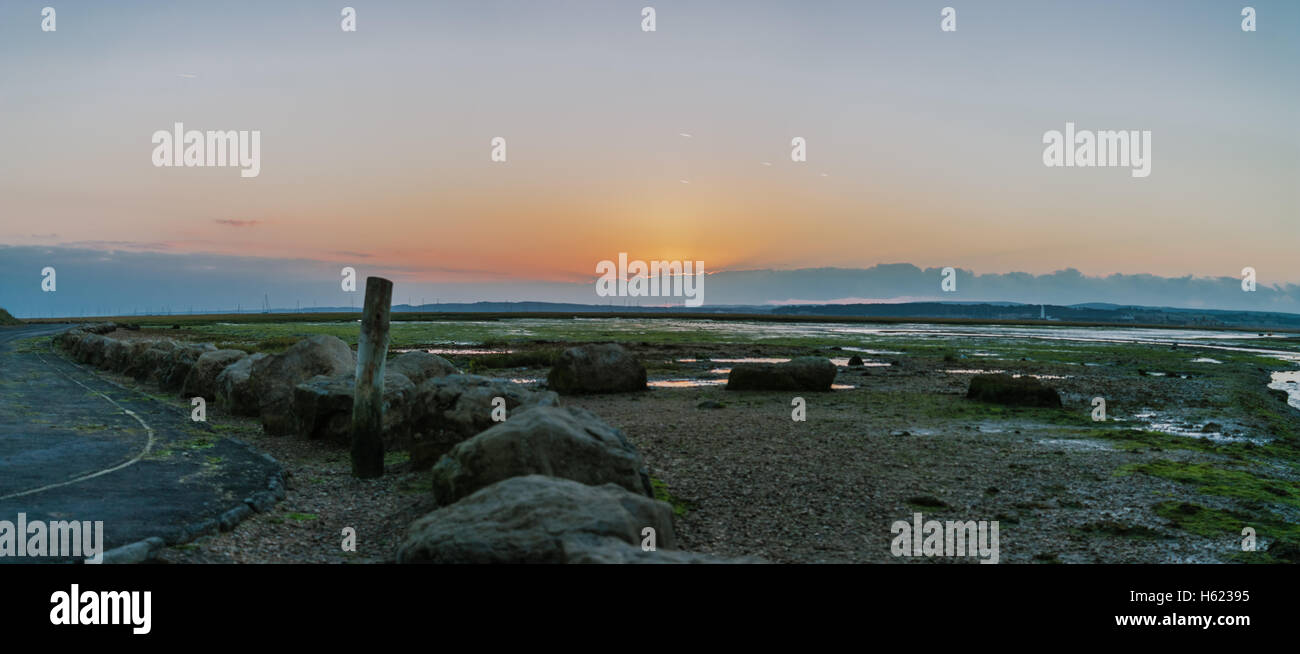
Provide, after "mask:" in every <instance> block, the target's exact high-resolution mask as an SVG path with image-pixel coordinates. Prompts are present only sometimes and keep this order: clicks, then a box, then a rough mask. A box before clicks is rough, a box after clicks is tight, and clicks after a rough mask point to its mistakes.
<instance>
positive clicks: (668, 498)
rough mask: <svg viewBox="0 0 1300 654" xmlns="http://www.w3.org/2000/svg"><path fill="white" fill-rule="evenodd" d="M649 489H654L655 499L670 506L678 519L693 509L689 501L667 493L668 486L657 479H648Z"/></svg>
mask: <svg viewBox="0 0 1300 654" xmlns="http://www.w3.org/2000/svg"><path fill="white" fill-rule="evenodd" d="M650 487H651V488H653V489H654V492H655V499H656V500H659V501H660V502H667V503H668V504H671V505H672V507H673V515H675V516H677V517H679V518H680V517H683V516H685V515H686V514H687V513H689V512H690V510H691V509H692V508H693V505H692V504H691V503H690V502H689V501H687V500H683V499H680V498H677V497H674V496H673V494H672V493H670V492H668V484H667V483H666V482H664V480H662V479H659V478H658V477H651V478H650Z"/></svg>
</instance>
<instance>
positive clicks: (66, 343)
mask: <svg viewBox="0 0 1300 654" xmlns="http://www.w3.org/2000/svg"><path fill="white" fill-rule="evenodd" d="M87 333H88V332H86V331H85V330H83V329H80V328H78V327H73V328H72V329H69V330H67V331H64V332H59V334H58V335H57V336H55V337H54V344H55V345H56V346H58V347H60V348H62V349H64V350H67V351H68V352H75V351H76V349H77V343H79V342H81V339H83V338H85V337H86V334H87Z"/></svg>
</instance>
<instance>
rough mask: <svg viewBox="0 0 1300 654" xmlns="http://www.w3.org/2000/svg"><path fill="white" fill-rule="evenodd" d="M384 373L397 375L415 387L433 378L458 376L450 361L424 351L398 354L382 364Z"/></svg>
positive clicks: (457, 371) (458, 372)
mask: <svg viewBox="0 0 1300 654" xmlns="http://www.w3.org/2000/svg"><path fill="white" fill-rule="evenodd" d="M384 371H385V372H395V373H399V374H401V375H403V376H404V377H406V378H407V379H409V380H411V383H412V384H415V385H416V386H419V385H420V384H422V383H424V381H425V380H426V379H431V378H433V377H446V376H447V375H457V374H460V371H459V370H457V369H456V366H453V365H452V364H451V362H450V361H448V360H446V359H444V358H442V357H440V356H438V355H436V354H429V353H428V352H424V351H415V352H404V353H402V354H399V355H397V356H395V357H393V358H392V359H391V360H389V361H387V362H386V363H384Z"/></svg>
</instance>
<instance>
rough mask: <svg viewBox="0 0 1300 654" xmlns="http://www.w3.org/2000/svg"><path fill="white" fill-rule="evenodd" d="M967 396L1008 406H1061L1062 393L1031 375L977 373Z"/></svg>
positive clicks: (971, 381) (972, 379)
mask: <svg viewBox="0 0 1300 654" xmlns="http://www.w3.org/2000/svg"><path fill="white" fill-rule="evenodd" d="M966 397H967V398H969V399H972V400H979V401H981V402H992V403H994V404H1004V405H1007V406H1031V407H1051V408H1057V409H1059V408H1060V407H1061V395H1060V394H1059V393H1057V392H1056V389H1054V388H1051V387H1049V386H1045V385H1044V384H1043V383H1042V382H1040V381H1038V380H1037V379H1035V378H1033V377H1029V376H1024V377H1012V376H1011V375H1007V374H999V375H975V376H974V377H972V378H971V380H970V388H969V389H967V391H966Z"/></svg>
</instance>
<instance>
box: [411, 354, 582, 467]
mask: <svg viewBox="0 0 1300 654" xmlns="http://www.w3.org/2000/svg"><path fill="white" fill-rule="evenodd" d="M497 397H500V398H502V399H504V400H505V409H506V416H507V417H508V418H509V417H513V416H515V415H516V414H518V413H519V412H520V411H522V410H524V409H527V408H530V407H534V406H559V403H560V398H559V396H558V395H556V394H555V393H554V392H551V391H534V390H530V389H527V388H524V387H522V386H520V385H518V384H514V383H511V382H508V381H505V380H503V379H490V378H488V377H482V376H479V375H447V376H446V377H432V378H429V379H426V380H425V381H424V383H422V384H420V386H419V387H418V389H417V390H416V393H415V399H414V401H413V405H412V407H411V411H410V417H411V432H412V437H411V442H410V444H409V446H408V447H407V449H408V450H409V451H410V453H411V465H412V466H413V467H414V469H416V470H427V469H428V468H429V467H430V466H432V465H433V464H434V463H436V462H437V461H438V459H439V458H441V457H442V455H444V454H446V453H447V452H449V451H451V448H452V447H454V446H455V445H456V444H457V443H459V442H461V441H463V440H465V439H467V438H469V437H471V436H473V435H475V434H477V433H479V432H481V431H483V430H484V429H487V428H488V427H491V426H493V425H495V424H497V423H495V422H493V420H492V410H493V409H494V408H495V407H493V406H492V400H493V399H494V398H497Z"/></svg>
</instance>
